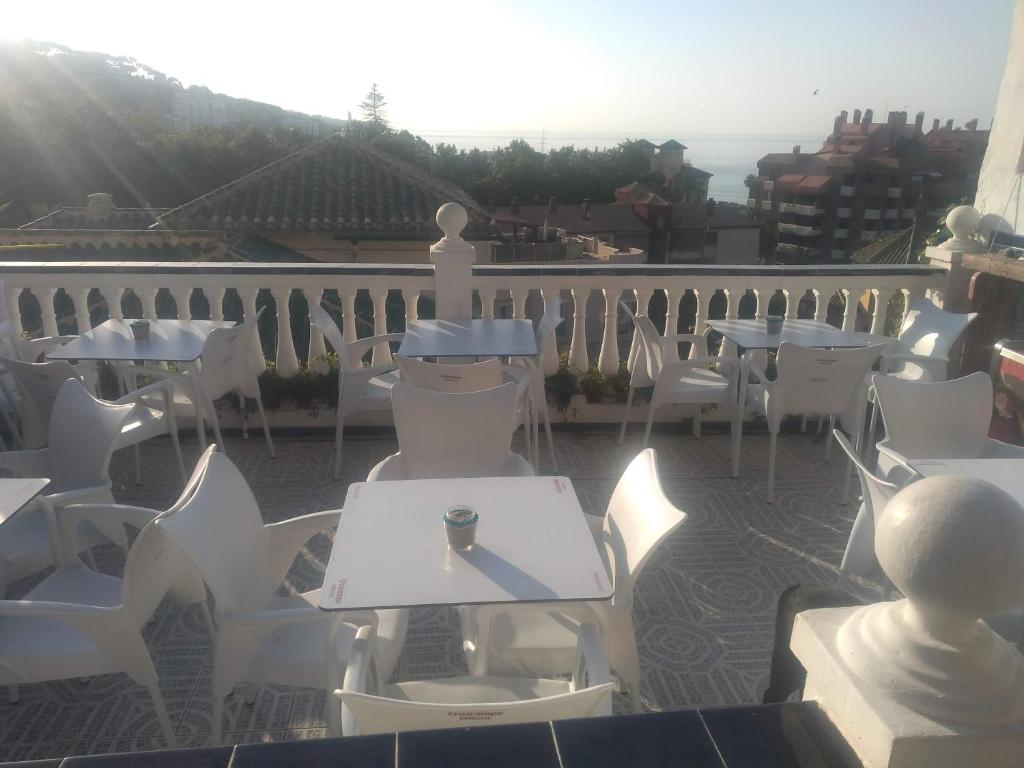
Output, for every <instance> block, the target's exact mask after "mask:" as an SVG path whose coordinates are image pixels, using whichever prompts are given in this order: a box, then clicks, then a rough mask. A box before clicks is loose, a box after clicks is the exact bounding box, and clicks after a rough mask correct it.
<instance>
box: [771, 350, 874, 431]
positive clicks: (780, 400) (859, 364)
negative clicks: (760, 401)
mask: <svg viewBox="0 0 1024 768" xmlns="http://www.w3.org/2000/svg"><path fill="white" fill-rule="evenodd" d="M886 346H887V344H875V345H874V346H870V347H862V348H860V349H814V348H811V347H803V346H800V345H799V344H792V343H790V342H788V341H784V342H782V344H781V345H780V347H779V355H778V357H777V358H776V360H775V370H776V372H777V376H776V379H775V391H774V394H773V397H775V398H777V400H776V404H775V406H774V407H775V409H776V410H775V413H777V414H780V415H782V414H791V415H802V414H806V415H808V416H812V415H821V414H830V415H831V414H839V413H842V412H843V411H844V410H845V409H846V407H847V405H848V404H849V402H850V398H851V397H852V396H853V393H854V391H855V390H856V389H857V387H858V386H859V385H860V384H861V383H862V382H863V380H864V376H865V374H866V373H867V372H868V371H869V370H871V366H872V365H874V363H875V361H876V360H877V359H878V357H879V355H881V354H882V352H883V350H885V348H886Z"/></svg>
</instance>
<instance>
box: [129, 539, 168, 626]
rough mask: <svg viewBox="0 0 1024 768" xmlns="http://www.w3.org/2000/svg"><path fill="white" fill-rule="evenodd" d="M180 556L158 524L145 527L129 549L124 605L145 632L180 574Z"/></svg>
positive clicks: (136, 623)
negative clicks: (144, 628) (169, 543)
mask: <svg viewBox="0 0 1024 768" xmlns="http://www.w3.org/2000/svg"><path fill="white" fill-rule="evenodd" d="M181 556H182V555H181V553H180V552H178V551H176V549H175V548H173V547H169V546H168V542H167V539H166V535H165V534H164V532H163V531H161V530H160V529H159V528H158V527H157V526H156V523H155V521H154V522H151V523H150V524H149V525H147V526H146V527H145V528H143V529H142V530H141V531H140V532H139V535H138V536H137V537H136V538H135V541H134V542H133V543H132V546H131V549H130V550H128V558H127V560H125V564H124V577H123V578H124V581H123V584H122V587H121V602H122V604H123V605H124V607H125V608H126V609H127V610H128V612H129V613H130V614H131V616H132V618H133V619H134V620H135V625H136V626H137V627H138V628H139V629H142V628H143V627H144V626H145V624H146V622H147V621H149V619H150V618H151V617H152V616H153V614H154V613H156V609H157V608H159V607H160V603H161V601H162V600H163V599H164V597H165V596H166V595H167V593H168V592H169V591H170V590H171V587H172V586H173V584H174V582H175V579H176V577H177V576H178V574H179V573H180V568H181V565H180V563H181V559H180V558H181Z"/></svg>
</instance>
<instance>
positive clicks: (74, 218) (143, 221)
mask: <svg viewBox="0 0 1024 768" xmlns="http://www.w3.org/2000/svg"><path fill="white" fill-rule="evenodd" d="M169 210H170V208H114V209H113V210H111V211H110V212H109V213H108V214H107V215H105V216H101V217H97V216H93V215H89V214H87V213H86V208H85V206H83V205H65V206H62V207H60V208H58V209H57V210H55V211H50V213H48V214H46V215H45V216H41V217H40V218H38V219H36V220H35V221H30V222H28V224H22V225H21V226H20V227H18V229H97V230H99V229H148V228H149V227H151V226H152V225H153V224H154V223H155V222H156V220H157V217H158V216H160V215H161V214H163V213H167V212H168V211H169Z"/></svg>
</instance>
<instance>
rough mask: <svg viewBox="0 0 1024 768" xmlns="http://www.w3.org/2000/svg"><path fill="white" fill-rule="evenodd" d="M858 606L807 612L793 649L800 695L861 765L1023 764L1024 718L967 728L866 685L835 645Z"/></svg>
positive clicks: (947, 767)
mask: <svg viewBox="0 0 1024 768" xmlns="http://www.w3.org/2000/svg"><path fill="white" fill-rule="evenodd" d="M858 610H860V609H857V608H824V609H820V610H815V611H805V612H804V613H801V614H800V615H799V616H797V618H796V623H795V624H794V626H793V639H792V643H791V647H792V649H793V653H794V654H796V657H797V658H798V659H800V662H801V664H803V665H804V668H805V669H806V670H807V684H806V686H805V688H804V699H805V700H813V701H816V702H817V703H818V705H819V706H820V707H821V708H822V709H823V710H824V711H825V714H826V715H828V718H829V720H831V721H832V723H833V724H834V725H835V726H836V727H837V729H838V730H839V732H840V733H842V735H843V738H845V739H846V741H847V742H848V743H849V744H850V746H851V747H852V748H853V749H854V751H855V752H856V753H857V756H858V757H859V758H860V759H861V760H862V761H863V762H864V765H865V767H866V768H968V766H978V767H979V768H980V767H981V766H984V767H985V768H1010V767H1011V766H1013V767H1014V768H1017V767H1019V766H1021V765H1024V724H1016V725H1004V726H989V727H979V726H968V725H959V724H953V723H942V722H940V721H937V720H933V719H931V718H928V717H925V716H924V715H921V714H918V713H917V712H914V711H913V710H911V709H909V708H908V707H906V706H904V705H902V704H900V703H898V702H897V701H895V700H894V699H893V698H892V697H891V696H890V695H888V693H886V692H883V691H878V690H872V689H868V688H867V687H865V686H864V685H863V684H862V683H861V681H860V680H859V679H858V678H857V677H855V676H854V675H853V674H852V673H851V672H850V671H848V670H847V668H846V666H845V665H844V663H843V659H842V656H841V654H840V652H839V650H838V648H837V642H836V641H837V636H838V634H839V631H840V628H841V627H842V626H843V624H844V623H845V622H846V621H847V620H848V619H849V618H850V617H851V616H852V615H853V614H854V613H856V612H857V611H858Z"/></svg>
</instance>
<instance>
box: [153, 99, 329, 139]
mask: <svg viewBox="0 0 1024 768" xmlns="http://www.w3.org/2000/svg"><path fill="white" fill-rule="evenodd" d="M171 117H172V120H173V122H174V127H175V128H177V129H178V130H191V129H192V128H198V127H201V126H215V127H223V126H230V125H238V124H240V123H254V124H273V125H281V126H284V127H286V128H294V129H296V130H298V131H301V132H302V133H303V134H305V135H306V136H327V135H329V134H332V133H335V132H336V131H338V130H339V129H341V128H344V127H345V125H346V121H345V120H338V119H335V118H331V117H322V116H319V115H306V114H303V113H301V112H291V111H288V110H284V109H281V108H280V107H275V106H273V105H270V104H263V103H261V102H256V101H248V100H246V99H236V98H234V97H231V96H225V95H224V94H223V93H214V92H213V91H211V90H210V89H209V88H185V89H182V90H179V91H177V92H176V93H175V94H174V98H173V101H172V103H171Z"/></svg>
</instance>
